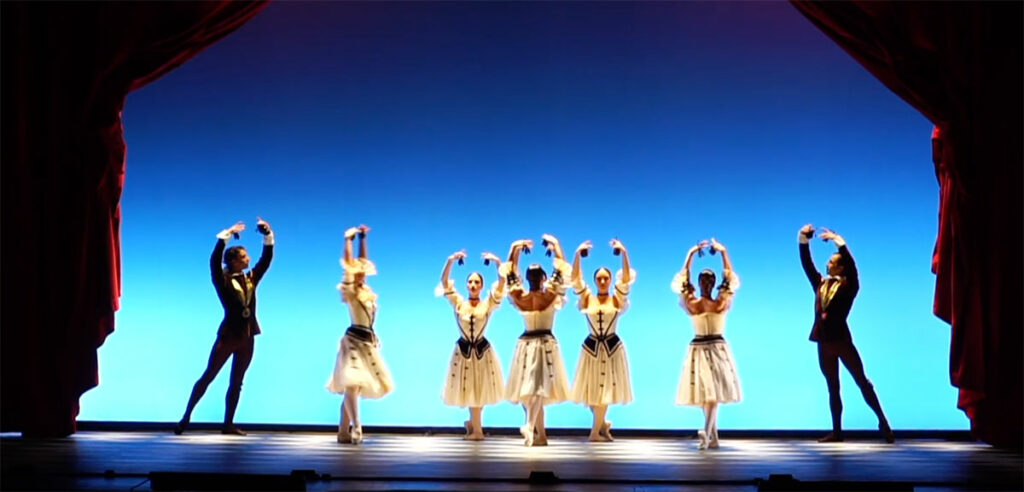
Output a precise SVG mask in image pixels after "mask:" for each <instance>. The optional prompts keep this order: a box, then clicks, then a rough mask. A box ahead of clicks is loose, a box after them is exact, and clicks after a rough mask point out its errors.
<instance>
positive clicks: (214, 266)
mask: <svg viewBox="0 0 1024 492" xmlns="http://www.w3.org/2000/svg"><path fill="white" fill-rule="evenodd" d="M244 230H245V224H244V223H242V222H236V223H235V225H233V226H231V227H228V228H227V229H224V230H223V231H220V232H219V233H217V244H216V245H214V247H213V253H212V254H210V280H211V281H213V286H214V287H217V288H218V289H219V288H220V287H221V286H223V285H224V269H223V268H221V260H222V258H223V257H224V247H225V246H227V244H228V241H229V240H231V236H232V235H234V234H238V233H239V232H242V231H244Z"/></svg>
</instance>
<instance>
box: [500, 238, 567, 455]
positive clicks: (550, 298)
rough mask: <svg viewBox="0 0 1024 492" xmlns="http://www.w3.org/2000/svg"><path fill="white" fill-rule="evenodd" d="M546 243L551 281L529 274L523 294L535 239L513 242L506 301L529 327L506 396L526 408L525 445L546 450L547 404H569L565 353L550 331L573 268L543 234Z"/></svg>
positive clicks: (537, 269) (540, 273) (534, 271)
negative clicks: (522, 267) (523, 264)
mask: <svg viewBox="0 0 1024 492" xmlns="http://www.w3.org/2000/svg"><path fill="white" fill-rule="evenodd" d="M544 244H545V246H547V247H548V248H549V251H550V252H553V253H554V255H555V259H554V268H553V269H552V273H551V278H550V279H548V277H547V273H546V272H544V269H543V268H542V267H541V266H540V265H538V264H533V265H530V267H529V268H528V269H527V270H526V281H527V282H528V283H529V289H528V290H527V289H524V288H523V284H522V282H521V281H520V277H519V255H520V254H521V253H522V252H523V251H524V250H526V251H527V252H529V249H530V248H531V247H532V246H533V241H531V240H528V239H527V240H520V241H516V242H514V243H512V247H511V250H510V251H509V262H508V264H509V268H508V273H507V274H508V285H509V293H508V296H509V298H510V299H511V300H512V304H513V305H514V306H515V307H516V309H518V310H519V311H520V312H521V313H522V314H523V322H524V324H525V326H526V329H525V331H523V334H522V335H520V336H519V341H518V343H516V351H515V355H514V356H513V358H512V367H511V369H509V375H508V384H507V385H506V386H505V397H506V398H507V399H508V400H510V401H512V402H513V403H521V404H523V406H524V408H525V409H526V424H525V425H523V426H522V427H520V428H519V431H520V432H521V433H522V434H523V437H524V438H525V439H526V441H525V443H526V445H527V446H546V445H547V443H548V437H547V431H546V430H545V428H544V405H547V404H551V403H558V402H563V401H566V400H568V399H569V380H568V378H567V377H566V374H565V363H564V362H562V353H561V349H559V348H558V341H557V340H555V336H554V334H552V332H551V330H552V328H553V326H554V321H555V312H556V311H558V310H559V309H561V308H562V306H563V305H564V304H565V285H566V282H568V281H569V277H570V276H571V275H572V266H571V265H569V263H568V262H567V261H565V255H564V254H563V253H562V247H561V245H560V244H559V243H558V240H557V239H555V237H554V236H552V235H550V234H545V235H544Z"/></svg>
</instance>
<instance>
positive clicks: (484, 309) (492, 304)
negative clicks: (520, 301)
mask: <svg viewBox="0 0 1024 492" xmlns="http://www.w3.org/2000/svg"><path fill="white" fill-rule="evenodd" d="M465 257H466V252H465V251H458V252H456V253H454V254H452V255H451V256H449V257H448V261H447V263H445V264H444V270H443V271H442V272H441V284H440V285H438V287H437V290H436V291H435V293H436V294H437V295H444V296H445V297H447V298H448V301H449V302H451V304H452V307H453V308H455V321H456V322H457V323H458V325H459V335H460V337H459V340H458V341H457V342H456V343H455V349H454V350H452V357H451V362H449V364H448V378H447V380H446V381H445V385H444V391H443V392H442V394H441V398H442V399H443V400H444V403H445V405H452V406H459V407H469V420H467V421H466V422H465V426H466V439H469V440H471V441H481V440H483V438H484V431H483V424H482V423H481V413H482V410H483V406H484V405H493V404H495V403H498V402H499V401H501V400H503V399H504V397H505V385H504V382H503V380H502V374H501V362H499V361H498V354H497V353H496V352H495V351H494V349H492V348H491V344H490V342H488V341H487V338H485V337H484V330H485V329H487V322H488V321H489V320H490V317H491V313H493V312H494V310H495V309H498V306H500V305H501V299H502V297H504V296H505V277H504V276H502V275H501V259H500V258H498V257H497V256H495V255H494V254H492V253H484V254H483V258H484V262H485V263H490V262H494V265H495V266H496V267H498V272H499V273H498V280H497V281H495V282H494V285H493V286H491V291H490V292H489V293H487V294H486V300H484V299H481V296H480V292H481V291H482V290H483V287H484V276H483V275H481V274H480V273H478V272H473V273H471V274H469V277H467V278H466V290H467V291H469V299H463V297H462V296H461V295H459V293H458V292H457V291H456V290H455V282H453V281H452V280H451V279H450V278H449V277H448V275H449V274H450V273H451V270H452V262H454V261H456V260H459V263H462V261H463V259H464V258H465Z"/></svg>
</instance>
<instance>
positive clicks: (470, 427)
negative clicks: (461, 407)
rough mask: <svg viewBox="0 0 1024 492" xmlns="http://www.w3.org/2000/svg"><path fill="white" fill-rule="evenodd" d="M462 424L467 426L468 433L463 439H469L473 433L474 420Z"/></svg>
mask: <svg viewBox="0 0 1024 492" xmlns="http://www.w3.org/2000/svg"><path fill="white" fill-rule="evenodd" d="M462 426H463V427H465V428H466V435H465V436H464V437H463V439H469V436H471V435H473V422H470V421H469V420H466V421H463V422H462Z"/></svg>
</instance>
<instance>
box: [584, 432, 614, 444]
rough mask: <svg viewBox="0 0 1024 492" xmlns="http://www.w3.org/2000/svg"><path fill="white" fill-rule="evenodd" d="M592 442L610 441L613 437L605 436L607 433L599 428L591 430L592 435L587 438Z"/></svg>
mask: <svg viewBox="0 0 1024 492" xmlns="http://www.w3.org/2000/svg"><path fill="white" fill-rule="evenodd" d="M587 440H588V441H590V442H608V441H610V440H611V439H608V438H607V437H605V435H604V434H603V433H602V432H601V431H600V430H599V431H597V432H593V431H591V432H590V437H588V438H587Z"/></svg>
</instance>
